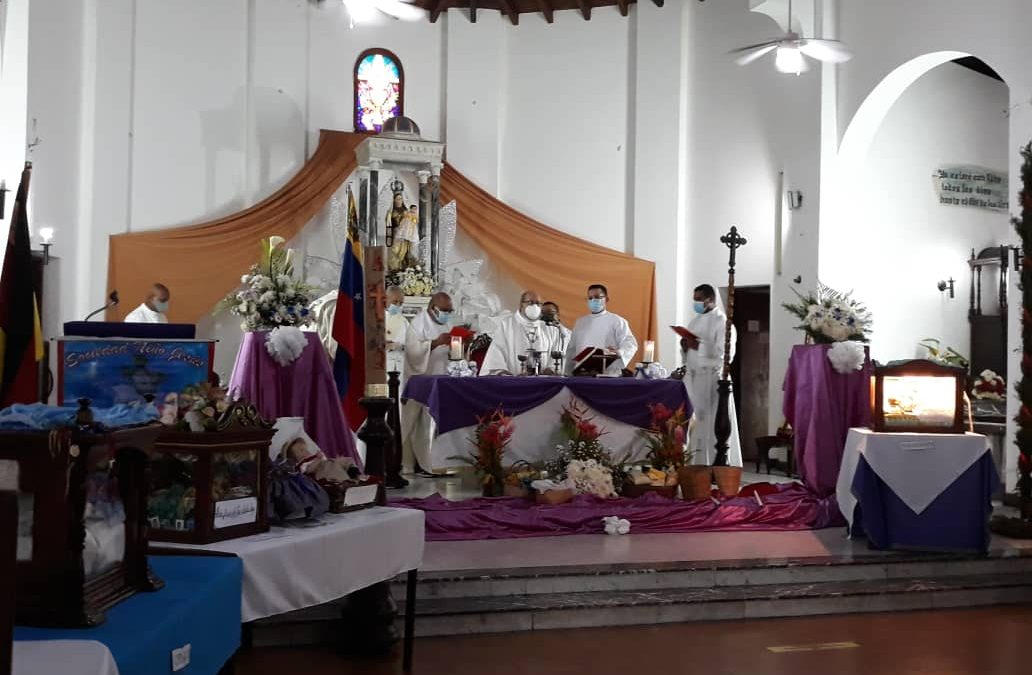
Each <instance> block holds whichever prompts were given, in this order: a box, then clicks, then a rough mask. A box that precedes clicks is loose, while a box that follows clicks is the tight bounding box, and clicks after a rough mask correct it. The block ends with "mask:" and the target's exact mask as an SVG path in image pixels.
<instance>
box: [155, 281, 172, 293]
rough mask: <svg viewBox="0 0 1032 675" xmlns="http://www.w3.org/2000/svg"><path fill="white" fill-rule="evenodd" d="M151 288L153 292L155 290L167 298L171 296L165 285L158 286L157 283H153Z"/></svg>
mask: <svg viewBox="0 0 1032 675" xmlns="http://www.w3.org/2000/svg"><path fill="white" fill-rule="evenodd" d="M152 288H153V289H154V290H156V291H159V292H161V293H164V294H165V295H168V296H171V295H172V294H171V293H169V291H168V286H166V285H165V284H159V283H157V282H155V283H154V285H153V286H152Z"/></svg>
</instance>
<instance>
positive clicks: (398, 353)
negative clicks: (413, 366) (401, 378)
mask: <svg viewBox="0 0 1032 675" xmlns="http://www.w3.org/2000/svg"><path fill="white" fill-rule="evenodd" d="M407 332H408V319H406V318H405V317H404V316H402V315H401V314H391V313H390V312H388V313H387V342H391V343H393V347H388V348H387V370H388V372H389V371H392V370H396V371H398V372H399V373H404V372H405V335H406V333H407Z"/></svg>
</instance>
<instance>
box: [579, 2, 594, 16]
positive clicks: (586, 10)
mask: <svg viewBox="0 0 1032 675" xmlns="http://www.w3.org/2000/svg"><path fill="white" fill-rule="evenodd" d="M577 6H578V7H580V13H581V16H583V17H584V20H585V21H591V5H589V4H588V3H587V0H577Z"/></svg>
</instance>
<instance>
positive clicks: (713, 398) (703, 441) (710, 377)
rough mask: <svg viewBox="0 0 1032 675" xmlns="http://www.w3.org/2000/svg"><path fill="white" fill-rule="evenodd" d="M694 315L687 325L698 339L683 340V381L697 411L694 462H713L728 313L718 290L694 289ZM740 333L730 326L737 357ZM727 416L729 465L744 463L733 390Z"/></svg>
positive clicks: (692, 443) (704, 286)
mask: <svg viewBox="0 0 1032 675" xmlns="http://www.w3.org/2000/svg"><path fill="white" fill-rule="evenodd" d="M693 306H694V309H695V318H693V319H692V320H691V322H690V323H689V324H688V330H690V331H691V332H692V333H693V334H694V335H696V336H697V337H698V340H697V341H696V340H692V339H684V340H681V349H682V350H683V354H684V363H685V374H684V384H685V386H686V387H687V388H688V399H689V400H690V401H691V402H692V407H693V408H694V410H695V419H694V422H693V424H692V431H691V434H690V436H689V439H688V442H689V447H690V448H691V450H692V464H704V465H711V464H713V460H714V459H715V458H716V455H717V448H716V444H717V437H716V434H715V433H714V431H713V423H714V420H715V419H716V413H717V401H718V394H717V382H718V381H719V380H720V374H721V371H722V370H723V367H724V330H725V326H726V324H727V314H725V313H724V310H723V308H721V307H720V302H719V300H718V298H717V294H716V292H715V291H714V290H713V287H712V286H710V285H709V284H702V285H701V286H698V287H696V288H695V294H694V305H693ZM737 341H738V335H737V333H736V332H735V327H734V326H731V354H730V358H731V359H734V358H735V343H736V342H737ZM727 404H728V416H729V417H730V418H731V436H730V437H729V438H728V440H727V448H728V449H727V465H728V466H742V445H741V442H740V440H739V438H738V420H737V419H736V417H735V398H734V392H732V393H731V396H730V397H729V399H728V402H727Z"/></svg>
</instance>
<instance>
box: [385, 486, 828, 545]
mask: <svg viewBox="0 0 1032 675" xmlns="http://www.w3.org/2000/svg"><path fill="white" fill-rule="evenodd" d="M762 500H763V506H760V504H759V503H758V502H757V501H756V499H755V498H754V497H736V498H734V499H728V500H725V501H723V502H721V503H720V505H719V506H718V505H716V504H714V503H713V502H712V501H701V502H685V501H681V500H672V499H666V498H664V497H660V496H659V495H655V494H646V495H643V496H641V497H638V498H637V499H623V498H616V499H599V498H597V497H591V496H588V495H579V496H577V497H575V498H574V499H573V501H572V502H569V503H567V504H560V505H557V506H545V505H538V504H535V503H534V502H532V501H530V500H528V499H519V498H516V497H498V498H477V499H467V500H465V501H460V502H451V501H448V500H447V499H444V498H443V497H441V496H440V495H432V496H430V497H427V498H425V499H396V500H392V501H391V503H390V505H391V506H397V507H402V508H412V509H419V510H421V511H423V512H424V513H425V514H426V539H427V541H457V540H469V539H522V538H526V537H551V536H559V535H566V534H601V533H602V532H603V524H602V519H603V518H605V517H607V516H619V517H620V518H625V519H627V520H628V521H630V523H631V534H647V533H669V532H716V531H725V532H730V531H734V532H755V531H764V530H767V531H787V530H817V529H823V528H826V527H834V526H841V525H843V524H845V520H844V519H843V518H842V516H841V514H839V510H838V505H837V503H836V501H835V497H834V495H832V496H830V497H825V498H820V497H817V496H815V495H813V494H812V493H810V492H809V491H807V490H806V488H804V487H803V486H801V485H798V484H791V485H786V486H779V490H778V492H777V493H774V494H768V495H765V496H763V497H762Z"/></svg>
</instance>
